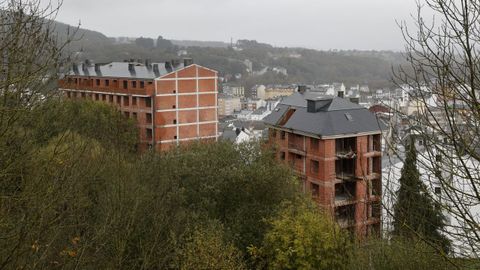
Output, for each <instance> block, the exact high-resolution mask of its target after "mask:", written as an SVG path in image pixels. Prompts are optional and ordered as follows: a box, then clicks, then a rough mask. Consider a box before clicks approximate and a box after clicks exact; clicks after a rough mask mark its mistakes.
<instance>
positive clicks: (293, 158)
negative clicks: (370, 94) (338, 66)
mask: <svg viewBox="0 0 480 270" xmlns="http://www.w3.org/2000/svg"><path fill="white" fill-rule="evenodd" d="M265 122H266V124H267V126H268V127H269V131H270V133H269V140H270V142H271V143H272V144H274V145H275V147H276V151H277V158H278V159H279V160H280V161H282V162H285V163H287V164H289V165H291V166H292V167H293V169H294V170H295V172H296V173H298V175H299V178H300V179H301V180H302V185H303V189H304V191H305V192H308V193H311V195H312V197H313V199H314V200H315V201H316V202H318V204H319V205H320V206H322V207H323V208H324V209H326V210H327V211H329V212H330V213H331V214H332V215H333V216H334V217H335V220H336V221H337V222H338V224H339V225H340V226H341V227H343V228H346V229H348V230H349V231H351V232H352V233H355V234H356V235H357V236H361V237H364V236H368V235H372V234H376V235H378V234H379V232H380V224H381V223H380V222H381V220H380V217H381V207H380V202H381V189H382V184H381V167H382V165H381V155H382V153H381V129H380V126H379V123H378V121H377V119H376V117H375V116H374V115H373V114H372V113H371V112H369V111H368V110H367V109H366V108H363V107H361V106H359V105H357V104H354V103H352V102H350V101H348V100H346V99H343V98H340V97H331V96H330V97H329V96H319V95H318V94H314V93H309V92H303V91H302V92H297V93H295V94H293V95H292V96H290V97H287V98H284V99H283V100H282V101H281V102H280V104H279V105H278V106H277V107H276V108H275V110H274V111H273V113H272V114H271V115H269V116H267V117H266V118H265Z"/></svg>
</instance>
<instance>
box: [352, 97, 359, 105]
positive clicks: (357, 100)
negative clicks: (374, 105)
mask: <svg viewBox="0 0 480 270" xmlns="http://www.w3.org/2000/svg"><path fill="white" fill-rule="evenodd" d="M350 102H352V103H355V104H359V103H360V98H358V97H352V98H350Z"/></svg>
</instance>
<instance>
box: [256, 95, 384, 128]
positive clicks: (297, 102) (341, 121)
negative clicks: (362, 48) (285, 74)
mask: <svg viewBox="0 0 480 270" xmlns="http://www.w3.org/2000/svg"><path fill="white" fill-rule="evenodd" d="M307 100H315V101H316V102H322V104H321V105H322V106H321V108H320V109H319V110H317V111H316V112H308V111H307ZM289 111H290V112H289ZM287 112H289V113H287ZM289 114H291V116H290V118H288V119H284V118H285V117H288V115H289ZM285 120H286V121H285ZM264 121H265V123H266V124H268V125H272V126H278V127H281V128H285V129H290V130H293V131H297V132H303V133H308V134H312V135H317V136H320V137H322V136H342V135H352V134H358V133H371V132H380V131H381V129H382V128H381V127H382V124H381V123H380V122H379V121H378V120H377V118H376V116H375V115H374V114H373V113H371V112H370V111H368V110H367V109H366V108H364V107H361V106H360V105H358V104H355V103H352V102H350V101H348V100H346V99H343V98H338V97H332V96H322V95H319V94H318V93H309V92H306V93H304V94H301V93H295V94H293V95H292V96H290V97H287V98H284V99H283V100H282V101H281V102H280V104H279V105H278V106H277V107H276V108H275V109H274V110H273V112H272V113H271V114H270V115H268V116H267V117H265V119H264ZM280 123H283V125H280Z"/></svg>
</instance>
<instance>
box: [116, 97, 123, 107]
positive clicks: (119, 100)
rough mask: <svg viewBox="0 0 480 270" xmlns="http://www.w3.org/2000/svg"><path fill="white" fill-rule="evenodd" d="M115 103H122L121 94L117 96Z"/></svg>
mask: <svg viewBox="0 0 480 270" xmlns="http://www.w3.org/2000/svg"><path fill="white" fill-rule="evenodd" d="M117 104H118V105H121V104H122V96H117Z"/></svg>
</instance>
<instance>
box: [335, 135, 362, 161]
mask: <svg viewBox="0 0 480 270" xmlns="http://www.w3.org/2000/svg"><path fill="white" fill-rule="evenodd" d="M356 139H357V138H355V137H353V138H341V139H336V140H335V155H336V157H337V158H339V159H353V158H355V157H356V156H357V154H356V149H357V143H356Z"/></svg>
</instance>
